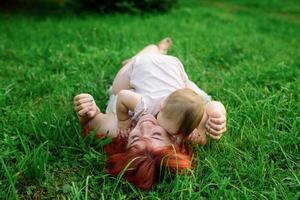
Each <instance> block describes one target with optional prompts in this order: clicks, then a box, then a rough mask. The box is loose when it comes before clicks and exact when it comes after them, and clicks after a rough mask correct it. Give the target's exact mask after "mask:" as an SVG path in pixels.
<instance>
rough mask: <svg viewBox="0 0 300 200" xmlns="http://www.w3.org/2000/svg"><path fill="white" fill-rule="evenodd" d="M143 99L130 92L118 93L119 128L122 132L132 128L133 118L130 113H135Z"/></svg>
mask: <svg viewBox="0 0 300 200" xmlns="http://www.w3.org/2000/svg"><path fill="white" fill-rule="evenodd" d="M141 98H142V97H141V96H140V95H139V94H137V93H135V92H132V91H130V90H121V91H120V92H119V93H118V99H117V117H118V127H119V128H120V130H121V131H122V130H126V129H129V128H130V125H131V118H130V116H129V114H128V111H134V109H135V107H136V105H137V104H138V102H139V101H140V99H141Z"/></svg>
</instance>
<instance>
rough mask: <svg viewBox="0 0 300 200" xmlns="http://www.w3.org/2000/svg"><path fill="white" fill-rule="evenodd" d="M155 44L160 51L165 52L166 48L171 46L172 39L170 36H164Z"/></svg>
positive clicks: (166, 51)
mask: <svg viewBox="0 0 300 200" xmlns="http://www.w3.org/2000/svg"><path fill="white" fill-rule="evenodd" d="M157 46H158V49H159V51H160V53H162V54H167V53H168V50H169V49H170V47H171V46H172V40H171V38H170V37H167V38H164V39H162V40H161V41H160V42H159V43H158V45H157Z"/></svg>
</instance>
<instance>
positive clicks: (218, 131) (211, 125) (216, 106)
mask: <svg viewBox="0 0 300 200" xmlns="http://www.w3.org/2000/svg"><path fill="white" fill-rule="evenodd" d="M206 113H207V115H208V120H207V122H206V125H205V127H206V130H207V135H208V136H210V137H211V138H212V139H215V140H218V139H220V138H221V137H222V136H223V134H224V132H225V131H226V110H225V108H224V106H223V104H222V103H220V102H217V101H213V102H211V103H208V105H207V106H206Z"/></svg>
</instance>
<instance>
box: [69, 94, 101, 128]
mask: <svg viewBox="0 0 300 200" xmlns="http://www.w3.org/2000/svg"><path fill="white" fill-rule="evenodd" d="M74 109H75V111H76V113H77V116H78V117H79V119H80V123H81V124H84V123H86V122H87V121H88V120H90V119H92V118H94V117H95V116H96V115H97V114H99V113H100V109H99V108H98V106H97V105H96V103H95V101H94V98H93V97H92V96H91V95H90V94H79V95H77V96H75V97H74Z"/></svg>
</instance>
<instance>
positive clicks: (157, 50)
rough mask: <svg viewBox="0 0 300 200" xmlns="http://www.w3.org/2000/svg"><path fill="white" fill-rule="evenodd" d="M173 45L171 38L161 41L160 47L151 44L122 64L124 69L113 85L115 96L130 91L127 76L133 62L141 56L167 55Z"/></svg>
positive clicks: (118, 74)
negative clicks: (123, 91)
mask: <svg viewBox="0 0 300 200" xmlns="http://www.w3.org/2000/svg"><path fill="white" fill-rule="evenodd" d="M171 45H172V40H171V38H165V39H163V40H161V41H160V42H159V43H158V45H155V44H150V45H148V46H146V47H144V48H143V49H142V50H141V51H139V52H138V53H137V54H136V55H135V56H133V57H132V58H129V59H127V60H125V61H123V62H122V68H121V69H120V70H119V72H118V73H117V75H116V77H115V79H114V81H113V85H112V92H113V94H117V93H118V92H119V91H120V90H128V89H131V87H130V84H129V79H128V76H127V75H126V71H127V70H128V68H129V66H130V64H131V62H132V60H133V59H134V58H135V57H136V56H139V55H145V54H166V53H167V52H168V50H169V48H170V47H171Z"/></svg>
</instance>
